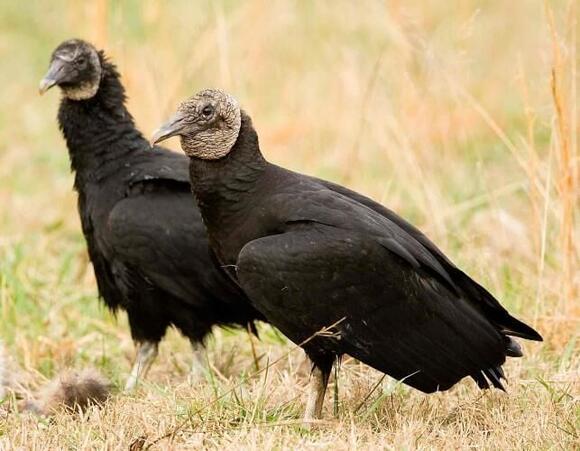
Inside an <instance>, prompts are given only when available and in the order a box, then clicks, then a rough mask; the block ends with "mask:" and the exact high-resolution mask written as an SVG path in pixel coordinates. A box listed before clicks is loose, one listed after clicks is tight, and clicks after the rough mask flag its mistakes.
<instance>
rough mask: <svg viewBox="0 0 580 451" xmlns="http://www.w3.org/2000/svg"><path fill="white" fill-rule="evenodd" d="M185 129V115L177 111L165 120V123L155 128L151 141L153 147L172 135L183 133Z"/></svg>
mask: <svg viewBox="0 0 580 451" xmlns="http://www.w3.org/2000/svg"><path fill="white" fill-rule="evenodd" d="M184 129H185V117H184V116H183V114H181V113H176V114H175V115H174V116H173V117H172V118H171V119H169V120H168V121H167V122H165V124H163V125H162V126H161V127H159V128H158V129H157V130H155V132H154V133H153V136H152V137H151V139H150V141H149V143H150V144H151V147H154V146H155V144H157V143H160V142H161V141H165V140H166V139H168V138H171V137H172V136H178V135H181V133H182V132H183V131H184Z"/></svg>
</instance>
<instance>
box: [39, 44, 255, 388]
mask: <svg viewBox="0 0 580 451" xmlns="http://www.w3.org/2000/svg"><path fill="white" fill-rule="evenodd" d="M52 86H59V87H60V89H61V91H62V100H61V103H60V108H59V112H58V122H59V125H60V129H61V131H62V133H63V135H64V138H65V140H66V143H67V146H68V150H69V156H70V161H71V166H72V170H73V171H74V174H75V179H74V187H75V189H76V191H77V192H78V211H79V214H80V219H81V224H82V230H83V233H84V236H85V239H86V242H87V246H88V253H89V257H90V260H91V262H92V264H93V269H94V273H95V277H96V280H97V285H98V290H99V294H100V296H101V297H102V299H103V300H104V302H105V304H106V305H107V307H109V308H110V309H111V310H113V311H116V310H118V309H123V310H125V311H126V312H127V314H128V318H129V325H130V328H131V335H132V337H133V339H134V341H135V343H136V345H137V348H138V351H137V357H136V360H135V364H134V366H133V369H132V372H131V374H130V376H129V378H128V380H127V384H126V388H127V389H131V388H133V387H134V386H135V384H136V383H137V381H138V380H139V378H141V377H144V376H145V374H146V372H147V371H148V369H149V367H150V365H151V363H152V361H153V360H154V358H155V356H156V355H157V349H158V344H159V342H160V340H161V339H162V338H163V336H164V334H165V332H166V330H167V328H168V327H169V326H174V327H176V328H177V329H178V330H180V331H181V333H183V335H185V336H186V337H187V338H189V340H190V341H191V343H192V346H193V350H194V363H193V365H192V377H193V378H194V379H195V378H199V377H200V376H202V375H203V371H204V369H203V347H202V345H203V340H204V337H206V335H207V334H208V333H209V332H210V330H211V328H212V326H214V325H225V326H233V325H239V326H248V325H249V326H250V327H253V321H254V320H255V319H260V318H261V317H262V316H261V315H260V314H259V313H258V312H257V311H256V310H255V309H254V308H253V307H252V306H251V304H250V303H249V302H248V300H247V298H246V297H245V295H244V294H243V292H242V291H241V290H240V289H239V287H238V286H237V285H236V284H235V283H233V282H232V281H231V280H230V279H231V277H230V276H229V275H228V274H227V273H225V271H223V270H222V269H221V268H219V266H218V265H217V261H216V260H215V257H214V256H213V253H212V251H211V249H210V248H209V245H208V241H207V236H206V232H205V227H204V225H203V223H202V218H201V215H200V212H199V209H198V208H197V207H196V205H195V204H194V203H192V202H191V187H190V183H189V175H188V158H187V157H185V156H184V155H182V154H178V153H176V152H171V151H169V150H166V149H163V148H157V150H158V152H152V151H151V148H150V146H149V143H148V142H147V140H146V139H145V138H144V137H143V135H142V134H141V133H140V132H139V130H137V128H136V127H135V123H134V121H133V118H132V117H131V114H130V113H129V111H127V108H126V107H125V99H126V96H125V90H124V88H123V85H122V84H121V81H120V76H119V73H118V72H117V69H116V68H115V66H114V65H113V64H112V63H111V62H110V61H109V60H108V59H107V58H106V57H105V54H104V53H103V52H102V51H97V50H96V49H95V48H94V47H93V46H92V45H91V44H88V43H87V42H84V41H81V40H77V39H73V40H68V41H65V42H63V43H62V44H60V45H59V46H58V47H57V48H56V50H55V51H54V52H53V54H52V58H51V62H50V68H49V70H48V73H47V74H46V76H45V77H44V79H43V80H42V81H41V83H40V92H41V93H42V92H44V91H46V90H48V89H49V88H51V87H52Z"/></svg>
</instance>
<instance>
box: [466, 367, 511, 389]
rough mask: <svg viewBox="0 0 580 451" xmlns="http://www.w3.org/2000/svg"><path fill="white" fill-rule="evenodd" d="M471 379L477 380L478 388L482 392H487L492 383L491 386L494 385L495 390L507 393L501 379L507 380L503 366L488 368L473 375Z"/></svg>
mask: <svg viewBox="0 0 580 451" xmlns="http://www.w3.org/2000/svg"><path fill="white" fill-rule="evenodd" d="M471 377H472V378H473V379H474V380H475V382H476V383H477V386H478V387H479V388H481V389H482V390H487V389H489V388H491V387H490V385H489V383H490V382H491V385H493V386H494V387H495V388H497V389H499V390H501V391H506V390H505V387H504V386H503V384H502V382H501V379H504V380H505V374H504V372H503V369H502V368H501V366H496V367H494V368H487V369H485V370H482V371H480V372H478V373H475V374H472V375H471Z"/></svg>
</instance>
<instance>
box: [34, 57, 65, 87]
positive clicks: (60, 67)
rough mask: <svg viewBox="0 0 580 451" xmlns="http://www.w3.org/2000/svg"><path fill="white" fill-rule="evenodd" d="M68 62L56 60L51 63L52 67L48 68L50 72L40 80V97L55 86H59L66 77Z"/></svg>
mask: <svg viewBox="0 0 580 451" xmlns="http://www.w3.org/2000/svg"><path fill="white" fill-rule="evenodd" d="M65 68H66V62H64V61H62V60H60V59H55V60H53V61H52V63H50V67H49V68H48V72H47V73H46V75H45V76H44V78H43V79H42V80H40V84H39V86H38V92H39V93H40V95H42V94H44V93H45V92H46V91H48V90H49V89H50V88H52V87H53V86H54V85H56V84H58V83H59V82H60V81H62V79H63V78H64V77H65V76H66V71H65Z"/></svg>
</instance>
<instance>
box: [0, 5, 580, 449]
mask: <svg viewBox="0 0 580 451" xmlns="http://www.w3.org/2000/svg"><path fill="white" fill-rule="evenodd" d="M170 5H171V6H168V5H166V4H165V3H164V2H161V1H157V0H147V1H143V2H137V1H131V2H107V1H95V2H87V3H86V4H85V3H83V2H76V1H74V2H73V1H72V0H68V1H66V0H60V1H54V2H46V3H40V2H38V3H31V4H28V3H27V4H24V3H22V2H4V3H3V4H2V5H1V6H0V27H1V29H2V35H1V39H0V59H1V60H2V62H3V70H2V71H0V90H1V91H0V100H1V102H0V105H1V107H0V205H1V206H2V207H1V209H0V315H1V321H0V323H1V324H2V328H1V332H0V333H1V334H2V335H1V337H0V338H2V339H3V340H4V341H5V342H6V344H7V345H8V347H9V349H10V350H11V351H12V352H13V354H14V355H15V357H16V359H17V360H18V363H19V364H20V365H21V366H22V367H23V368H24V369H25V371H26V372H27V374H28V375H29V377H31V379H32V382H31V384H32V386H34V385H35V384H39V383H41V382H42V381H44V380H46V378H49V377H51V376H52V375H53V374H54V373H55V372H56V371H57V370H60V369H62V368H64V367H66V366H69V365H70V366H74V367H78V368H80V367H85V366H96V367H99V368H100V369H101V370H103V371H104V372H105V373H107V374H108V375H109V376H110V377H111V378H112V379H113V380H114V381H116V382H117V383H119V382H120V381H122V380H123V379H124V378H125V377H126V375H127V372H128V370H129V365H130V360H131V357H132V352H133V349H132V343H131V341H130V337H129V334H128V328H127V325H126V320H125V318H124V317H120V318H119V319H118V320H115V319H114V318H112V317H111V316H110V315H109V314H108V313H107V312H106V311H104V310H103V309H102V308H101V307H100V306H99V305H98V303H97V301H96V287H95V283H94V280H93V276H92V273H91V269H90V266H88V262H87V259H86V256H85V250H84V243H83V239H82V236H81V233H80V228H79V224H78V219H77V217H76V214H75V195H74V193H72V192H71V189H70V188H71V184H72V179H71V175H70V174H69V172H68V158H67V154H66V151H65V146H64V143H63V141H62V139H61V138H60V136H59V133H58V130H57V127H56V123H55V119H54V118H55V114H56V109H57V104H58V100H57V95H56V94H55V93H52V94H51V95H48V96H47V98H38V96H37V95H36V86H37V83H38V80H39V79H40V78H41V76H42V74H43V71H44V70H45V69H46V66H47V63H48V57H49V54H50V52H51V51H52V49H53V48H54V47H55V46H56V45H57V44H58V43H59V42H60V40H62V39H65V38H69V37H71V36H80V37H84V38H88V39H91V40H93V41H94V42H96V43H97V44H99V45H104V46H106V48H107V51H108V53H109V54H110V55H111V57H113V58H114V60H115V61H116V62H117V63H118V65H119V67H120V69H121V72H122V73H123V76H124V82H125V84H126V86H127V88H128V92H129V95H130V108H131V111H132V112H133V113H134V115H135V117H136V119H137V121H138V123H139V125H140V126H141V128H142V129H143V130H144V131H145V132H146V133H150V131H151V130H152V129H153V128H154V127H155V126H156V125H158V124H159V122H160V121H161V120H163V119H164V118H165V117H166V116H167V114H168V113H169V112H170V111H171V110H172V109H173V108H174V106H175V104H176V102H177V101H178V100H179V99H181V98H183V97H184V96H187V95H189V94H191V93H192V92H194V91H196V90H198V89H200V88H202V87H207V86H218V87H223V88H226V89H228V90H230V91H232V92H234V93H235V94H236V95H237V96H238V98H239V99H240V100H241V102H242V104H243V105H244V106H245V108H246V109H247V110H248V111H249V112H251V114H252V116H253V118H254V122H255V124H256V126H257V127H258V130H259V132H260V136H261V144H262V147H263V149H264V151H265V153H266V155H267V156H268V157H269V158H270V160H272V161H276V162H278V163H280V164H282V165H285V166H288V167H291V168H293V169H297V170H301V171H304V172H308V173H313V174H317V175H319V176H322V177H326V178H329V179H333V180H336V181H338V182H341V183H346V184H348V185H349V186H351V187H353V188H355V189H356V190H359V191H361V192H364V193H366V194H369V195H370V196H372V197H374V198H376V199H378V200H380V201H382V202H384V203H386V204H388V205H389V206H391V207H392V208H394V209H396V210H397V211H399V212H400V213H401V214H403V215H404V216H405V217H407V218H409V219H411V220H412V221H413V222H414V223H416V224H417V225H419V226H420V227H421V228H422V229H424V230H425V231H426V232H427V233H428V235H430V236H431V237H432V238H433V239H434V240H435V241H436V242H437V243H438V244H439V245H440V246H441V247H442V248H443V249H444V250H445V251H446V252H447V253H448V254H449V255H450V256H451V257H452V258H453V259H454V260H455V261H456V262H457V263H458V264H460V265H461V266H462V267H464V268H465V269H466V270H467V271H468V272H469V273H470V274H472V275H473V276H474V277H475V278H477V279H478V280H481V281H482V282H483V283H484V284H485V285H486V286H487V287H488V288H490V289H491V291H492V292H494V293H495V294H496V295H497V296H498V297H499V298H500V299H501V300H502V302H503V303H504V305H506V306H507V307H508V308H509V309H510V310H511V311H513V312H515V313H517V314H518V315H519V316H520V317H522V318H523V319H525V320H527V321H529V322H531V323H533V324H534V325H535V326H536V327H537V328H538V329H539V330H540V331H541V332H542V334H543V335H544V337H545V342H544V343H543V344H529V343H528V344H526V357H525V358H524V359H520V360H512V361H510V362H509V363H508V365H507V368H506V370H507V373H508V375H509V377H510V385H509V392H508V394H502V393H483V394H482V393H481V392H479V391H477V390H476V389H475V388H474V386H473V385H474V384H473V383H471V382H469V381H465V382H463V383H461V384H459V386H458V387H457V388H455V389H453V390H452V391H451V392H448V393H444V394H437V395H434V396H424V395H422V394H420V393H418V392H415V391H412V390H409V389H407V388H405V387H402V386H399V385H397V384H395V383H394V382H393V381H392V380H389V379H388V378H387V379H385V380H383V381H382V382H381V383H380V384H378V385H377V383H378V382H379V381H380V375H379V374H377V373H375V372H373V371H371V370H369V369H368V368H366V367H363V366H361V365H359V364H358V363H356V362H352V361H349V362H346V363H345V365H344V366H343V368H342V370H341V372H340V374H339V390H338V392H339V396H338V403H337V404H336V406H333V402H332V396H329V397H328V399H327V403H326V406H325V407H326V418H327V419H328V421H327V422H326V423H324V424H321V425H320V427H319V428H318V429H317V430H315V431H313V432H307V431H304V430H302V429H301V428H300V426H299V425H298V423H297V419H299V417H300V413H301V403H302V401H303V400H304V393H303V386H304V382H305V381H306V379H307V376H308V371H307V368H305V367H304V364H303V361H302V357H301V355H300V352H299V351H294V352H292V351H291V350H292V347H291V345H289V344H288V343H286V342H285V341H284V340H283V339H282V338H281V337H279V336H278V335H277V334H275V333H274V332H273V331H272V330H271V329H269V328H263V330H262V340H261V341H260V342H259V343H257V344H256V346H257V352H258V355H259V356H260V364H261V366H262V367H265V365H267V363H268V362H273V361H275V360H277V359H278V358H280V357H281V358H280V361H279V362H278V363H277V364H276V365H273V366H272V367H271V368H269V370H268V371H267V372H262V373H260V374H259V375H258V376H256V377H248V378H246V377H247V376H250V375H251V374H253V372H254V362H253V359H252V351H251V346H250V343H249V340H248V338H247V335H246V334H244V333H232V332H229V331H218V332H217V333H216V336H215V338H214V339H213V340H212V341H211V342H210V344H209V346H208V358H209V360H210V361H211V362H213V371H212V374H211V375H210V376H209V377H208V382H207V384H204V385H201V386H196V387H189V386H188V385H187V384H186V382H185V380H186V369H187V367H188V357H189V356H188V346H187V344H186V343H184V341H183V340H182V339H181V338H179V337H178V336H177V334H174V333H171V334H170V336H169V337H168V340H167V341H165V342H164V344H163V345H162V348H161V356H160V358H159V361H158V362H157V364H156V365H155V366H154V368H153V370H152V373H151V376H150V378H149V381H148V383H147V384H146V385H144V386H143V387H142V389H141V391H139V392H138V393H136V394H135V395H131V396H126V395H122V394H118V395H116V396H115V397H114V398H113V399H111V400H110V402H109V403H108V404H107V405H106V407H105V408H103V409H101V410H96V409H95V410H93V411H90V412H89V413H88V414H85V415H84V416H83V417H82V418H80V419H79V418H78V417H75V416H72V415H68V414H63V415H59V416H56V417H55V418H53V419H52V420H50V421H47V420H39V419H38V418H34V417H29V416H25V415H16V414H6V415H2V416H0V434H1V435H0V449H4V448H5V449H18V448H20V449H47V448H48V449H63V448H65V449H66V448H69V449H89V448H96V449H104V448H106V449H109V448H110V449H117V448H125V449H126V448H127V447H128V446H129V444H131V443H133V442H135V440H137V439H139V437H143V438H144V440H146V441H147V442H148V443H150V442H151V441H153V440H155V439H156V438H158V437H162V436H164V435H165V434H167V433H171V432H175V434H174V435H172V436H171V437H169V438H166V439H164V440H162V441H161V442H159V443H158V444H157V445H156V447H157V448H158V449H167V447H171V446H172V447H173V448H175V449H190V448H191V449H193V448H195V449H199V448H201V447H206V448H225V447H228V446H231V447H237V448H242V449H269V448H275V449H280V448H290V449H297V448H306V449H325V448H332V449H347V448H348V449H356V448H360V449H369V448H389V449H390V448H393V449H401V448H402V449H414V448H445V449H456V448H469V447H473V448H483V449H573V448H577V447H578V445H579V437H578V434H579V432H578V426H579V422H580V413H579V411H580V408H579V405H578V399H579V385H580V384H579V374H578V368H579V367H580V353H579V347H578V341H577V337H578V331H579V320H580V305H579V304H580V303H579V302H578V298H579V295H580V291H579V285H580V268H579V265H578V260H579V254H580V245H579V244H578V239H579V234H580V231H579V230H578V224H579V215H580V213H579V212H578V207H579V198H580V191H579V189H580V188H579V186H580V175H579V171H580V169H579V168H580V163H579V150H578V132H579V120H580V119H579V117H578V105H579V98H578V89H577V82H578V67H577V66H578V58H579V53H578V49H577V43H578V27H579V25H578V16H579V14H580V11H579V10H578V6H577V4H576V2H575V1H574V0H562V1H546V2H543V1H540V0H530V1H526V2H502V1H499V0H495V1H485V2H484V1H475V0H465V1H462V2H446V1H444V0H438V1H433V2H429V3H428V5H429V6H426V5H427V3H425V2H420V1H411V2H399V1H392V2H384V3H383V2H372V1H368V2H364V3H357V2H347V1H340V2H328V3H323V2H291V1H281V0H279V1H272V2H270V1H265V0H264V1H260V0H251V1H247V2H231V1H224V2H211V3H210V2H208V3H203V4H202V3H201V2H200V3H197V2H196V3H194V4H192V3H191V2H186V1H185V0H183V1H176V2H171V4H170ZM373 389H374V390H373ZM331 392H332V388H331ZM331 395H332V393H331ZM363 401H364V402H363ZM177 425H180V426H181V428H180V429H178V430H175V429H174V428H175V427H176V426H177ZM135 443H137V442H135Z"/></svg>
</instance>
